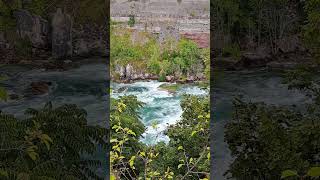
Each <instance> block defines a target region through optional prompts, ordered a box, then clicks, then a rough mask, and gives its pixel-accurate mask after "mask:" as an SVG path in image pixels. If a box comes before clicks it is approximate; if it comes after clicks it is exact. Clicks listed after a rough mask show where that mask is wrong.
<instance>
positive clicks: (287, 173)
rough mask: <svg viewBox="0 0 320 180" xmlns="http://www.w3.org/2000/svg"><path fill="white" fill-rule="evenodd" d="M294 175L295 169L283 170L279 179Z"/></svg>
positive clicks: (296, 174)
mask: <svg viewBox="0 0 320 180" xmlns="http://www.w3.org/2000/svg"><path fill="white" fill-rule="evenodd" d="M294 176H298V173H297V171H293V170H285V171H283V172H282V174H281V179H284V178H287V177H294Z"/></svg>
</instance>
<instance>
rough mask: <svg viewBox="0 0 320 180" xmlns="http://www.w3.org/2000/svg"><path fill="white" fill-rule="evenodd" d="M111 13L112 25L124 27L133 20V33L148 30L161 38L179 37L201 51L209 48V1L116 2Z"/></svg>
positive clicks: (118, 0)
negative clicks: (197, 46) (193, 44)
mask: <svg viewBox="0 0 320 180" xmlns="http://www.w3.org/2000/svg"><path fill="white" fill-rule="evenodd" d="M110 11H111V19H112V20H113V21H116V22H123V23H124V24H125V23H126V22H128V21H129V19H130V18H129V17H130V16H134V18H135V22H136V23H135V24H134V26H133V27H131V28H132V29H135V30H138V31H139V30H147V31H149V32H152V33H157V34H160V37H162V38H163V37H164V36H167V35H173V34H175V33H177V34H178V35H179V36H180V37H181V36H182V37H185V38H189V39H192V40H194V41H195V42H197V43H198V44H199V46H200V47H202V48H204V47H209V44H210V43H209V42H210V3H209V0H181V1H179V0H134V1H130V0H129V1H128V0H113V1H111V7H110ZM128 27H129V26H128ZM168 29H171V31H168Z"/></svg>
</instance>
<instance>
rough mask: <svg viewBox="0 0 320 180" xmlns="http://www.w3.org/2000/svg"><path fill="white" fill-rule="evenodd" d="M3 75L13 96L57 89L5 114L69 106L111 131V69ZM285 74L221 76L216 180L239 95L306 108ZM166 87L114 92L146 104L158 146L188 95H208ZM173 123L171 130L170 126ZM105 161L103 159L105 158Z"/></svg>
mask: <svg viewBox="0 0 320 180" xmlns="http://www.w3.org/2000/svg"><path fill="white" fill-rule="evenodd" d="M0 74H2V75H3V74H4V75H6V76H8V79H7V80H5V81H1V82H0V86H2V87H5V88H6V89H8V90H9V92H11V93H16V94H24V93H25V89H26V88H27V87H28V86H29V85H30V83H31V82H34V81H40V80H42V81H50V82H52V83H53V85H52V87H51V89H50V92H49V93H48V94H46V95H42V96H28V97H24V98H21V99H19V100H14V101H8V102H0V109H1V110H2V111H4V112H6V113H10V114H14V115H16V116H17V117H23V116H24V115H23V114H24V111H25V110H26V109H27V108H29V107H33V108H41V107H43V105H44V104H45V103H46V102H48V101H52V102H53V104H54V106H58V105H61V104H64V103H73V104H77V105H79V106H80V107H82V108H84V109H85V110H86V111H87V112H88V121H89V123H90V124H100V125H106V124H107V123H106V122H107V120H106V111H107V110H106V103H108V100H107V98H106V95H105V92H106V87H107V85H108V81H107V79H106V67H105V65H104V64H90V65H84V66H81V67H79V68H76V69H72V70H68V71H64V72H58V71H49V72H46V71H43V70H40V69H31V68H28V67H25V66H12V65H10V66H1V67H0ZM281 81H282V78H281V74H278V73H271V72H267V71H263V70H256V71H241V72H239V71H238V72H224V73H221V74H218V76H217V78H216V79H215V81H214V89H213V90H212V92H214V98H213V99H211V102H212V104H213V107H214V117H213V123H212V132H213V137H212V150H213V152H214V153H213V155H212V157H213V161H212V162H213V164H212V175H211V176H212V177H213V178H214V179H217V180H223V179H225V177H223V173H224V172H225V171H226V170H227V169H228V166H229V164H230V162H232V158H231V156H230V152H229V150H228V147H227V144H226V143H225V142H224V125H225V124H226V122H228V121H229V120H230V118H231V113H232V99H233V97H234V96H236V95H243V97H244V98H245V99H247V100H251V101H255V102H257V101H264V102H266V103H268V104H277V105H290V104H303V103H305V102H306V98H305V96H304V95H302V94H301V93H299V92H298V91H295V90H290V91H289V90H288V89H287V86H286V85H284V84H282V83H281ZM161 84H162V83H161V82H157V81H150V82H136V83H133V84H114V83H112V84H111V86H113V88H114V89H117V88H120V87H123V86H127V88H126V91H125V92H116V93H114V94H112V96H113V97H119V96H121V95H124V94H132V95H137V97H138V99H139V100H141V101H142V102H145V103H146V105H145V107H144V108H143V109H142V110H141V116H142V121H143V123H144V124H145V125H146V127H147V130H146V132H145V134H144V137H143V138H142V139H141V140H142V141H143V142H145V143H147V144H152V143H156V142H158V141H168V138H167V137H166V136H165V135H163V134H162V135H161V136H160V138H158V139H155V134H158V133H160V134H161V133H162V132H163V130H164V129H165V128H166V127H167V126H168V124H172V123H175V122H176V121H178V120H179V117H180V115H181V114H182V110H181V107H180V100H181V95H182V94H184V93H189V94H195V95H204V94H206V93H208V92H206V91H204V90H202V89H200V88H198V87H195V86H191V85H186V86H184V87H183V88H181V89H180V90H179V91H178V92H177V93H175V94H172V93H169V92H167V91H164V90H161V89H159V88H158V87H159V86H160V85H161ZM153 120H156V121H157V122H158V124H159V129H158V130H154V129H152V128H151V126H150V125H151V122H152V121H153ZM167 123H168V124H167ZM101 156H103V155H101Z"/></svg>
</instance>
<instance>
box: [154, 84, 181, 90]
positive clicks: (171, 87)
mask: <svg viewBox="0 0 320 180" xmlns="http://www.w3.org/2000/svg"><path fill="white" fill-rule="evenodd" d="M159 87H160V88H161V89H163V90H166V91H169V92H176V91H177V90H178V89H179V88H180V87H181V85H180V84H161V85H160V86H159Z"/></svg>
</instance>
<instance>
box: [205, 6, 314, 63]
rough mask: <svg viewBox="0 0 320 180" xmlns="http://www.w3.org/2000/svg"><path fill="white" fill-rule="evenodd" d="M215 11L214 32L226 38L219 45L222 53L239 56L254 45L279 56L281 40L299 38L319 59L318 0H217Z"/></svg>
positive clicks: (213, 8) (213, 9) (213, 10)
mask: <svg viewBox="0 0 320 180" xmlns="http://www.w3.org/2000/svg"><path fill="white" fill-rule="evenodd" d="M211 8H212V9H211V11H212V13H213V16H214V18H213V19H214V21H213V24H212V26H214V27H212V29H214V31H215V33H217V34H219V37H221V39H222V42H219V43H222V46H221V48H222V49H220V50H221V53H222V54H225V55H233V56H235V57H237V56H238V55H239V53H240V51H242V50H247V49H250V48H252V47H250V46H251V45H253V46H254V47H259V46H261V45H263V46H266V47H268V48H269V49H270V50H271V53H272V54H276V53H278V52H279V49H278V47H277V46H278V45H277V41H279V40H281V39H282V38H284V37H288V36H290V35H298V36H301V37H302V38H301V39H303V40H304V41H305V44H306V46H307V47H309V48H310V50H311V52H312V53H313V54H314V55H317V56H319V52H320V51H319V47H320V40H319V32H320V26H319V22H320V10H319V9H320V2H319V1H318V0H306V1H299V0H294V1H291V0H269V1H265V0H224V1H221V0H213V1H211ZM217 43H218V42H217ZM254 47H253V48H254ZM221 53H218V54H216V55H219V54H221Z"/></svg>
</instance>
